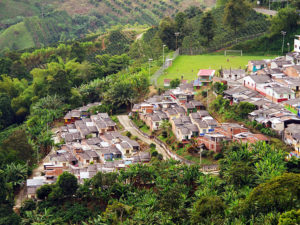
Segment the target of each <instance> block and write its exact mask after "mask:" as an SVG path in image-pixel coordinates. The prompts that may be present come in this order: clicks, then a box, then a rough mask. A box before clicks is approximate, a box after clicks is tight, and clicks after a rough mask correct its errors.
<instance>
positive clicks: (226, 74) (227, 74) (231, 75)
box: [222, 69, 246, 80]
mask: <svg viewBox="0 0 300 225" xmlns="http://www.w3.org/2000/svg"><path fill="white" fill-rule="evenodd" d="M222 75H223V78H225V79H230V80H239V79H241V78H243V77H245V76H246V72H245V70H243V69H229V70H223V72H222Z"/></svg>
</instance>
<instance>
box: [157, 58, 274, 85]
mask: <svg viewBox="0 0 300 225" xmlns="http://www.w3.org/2000/svg"><path fill="white" fill-rule="evenodd" d="M267 58H274V56H228V57H225V56H224V55H195V56H186V55H182V56H178V57H177V58H176V59H175V61H174V62H173V65H172V66H171V67H170V68H168V69H167V70H166V71H165V74H164V75H161V76H160V77H159V78H158V85H159V86H161V87H162V86H163V80H164V79H174V78H181V76H183V79H187V80H189V81H191V80H194V79H195V78H196V77H197V73H198V71H199V70H200V69H215V70H219V69H221V68H228V69H229V68H230V67H231V68H233V69H234V68H235V69H237V68H242V69H245V68H246V65H247V64H248V61H250V60H261V59H267ZM227 60H228V61H227Z"/></svg>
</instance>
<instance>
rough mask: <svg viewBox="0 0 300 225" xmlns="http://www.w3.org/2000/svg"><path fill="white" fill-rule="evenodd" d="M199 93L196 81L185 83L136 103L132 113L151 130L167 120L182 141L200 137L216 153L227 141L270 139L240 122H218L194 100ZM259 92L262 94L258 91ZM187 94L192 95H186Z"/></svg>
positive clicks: (203, 144) (185, 142)
mask: <svg viewBox="0 0 300 225" xmlns="http://www.w3.org/2000/svg"><path fill="white" fill-rule="evenodd" d="M244 89H246V90H248V89H247V88H244ZM253 92H254V91H253ZM179 93H180V94H179ZM195 93H196V92H195V90H194V87H193V82H191V83H185V84H181V85H180V86H179V87H178V88H175V89H171V90H168V91H166V92H165V93H164V94H162V95H161V96H153V97H151V98H149V99H147V100H145V101H144V102H142V103H139V104H135V105H134V106H133V109H132V113H135V114H137V115H138V116H139V118H140V119H141V120H142V121H144V122H145V123H146V125H147V126H148V127H149V128H150V130H151V131H155V130H158V129H160V128H161V125H162V124H163V123H164V121H168V122H169V123H170V125H171V129H172V132H173V133H174V135H175V136H176V139H177V141H178V142H180V143H182V144H187V143H189V142H190V140H191V139H196V140H197V141H198V145H199V146H200V147H203V148H206V149H209V150H213V151H215V152H219V151H221V149H222V142H223V141H240V142H251V143H255V142H256V141H266V142H268V141H269V139H268V138H267V137H265V136H264V135H261V134H253V133H251V132H250V131H249V130H248V129H247V128H245V127H243V126H241V125H239V124H235V123H226V124H220V123H218V122H217V121H216V120H215V119H214V118H213V117H212V116H211V115H210V114H209V113H208V111H206V109H205V106H204V105H203V104H202V103H201V102H199V101H196V100H195V99H194V95H195ZM255 94H256V95H259V93H257V92H255ZM183 95H187V96H188V97H186V98H183V97H182V96H183Z"/></svg>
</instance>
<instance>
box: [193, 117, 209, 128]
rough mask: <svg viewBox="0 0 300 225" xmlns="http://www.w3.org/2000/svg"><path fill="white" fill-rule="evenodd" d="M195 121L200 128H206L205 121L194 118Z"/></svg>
mask: <svg viewBox="0 0 300 225" xmlns="http://www.w3.org/2000/svg"><path fill="white" fill-rule="evenodd" d="M195 123H196V124H198V125H199V127H200V128H208V125H207V123H206V122H205V121H203V120H200V119H195Z"/></svg>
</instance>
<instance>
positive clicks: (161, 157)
mask: <svg viewBox="0 0 300 225" xmlns="http://www.w3.org/2000/svg"><path fill="white" fill-rule="evenodd" d="M157 159H158V160H160V161H161V160H163V159H164V157H163V155H162V154H160V153H159V154H158V155H157Z"/></svg>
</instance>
